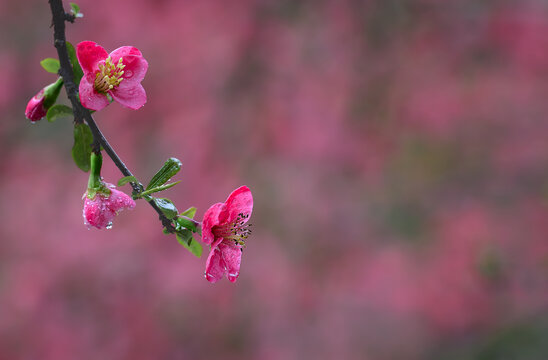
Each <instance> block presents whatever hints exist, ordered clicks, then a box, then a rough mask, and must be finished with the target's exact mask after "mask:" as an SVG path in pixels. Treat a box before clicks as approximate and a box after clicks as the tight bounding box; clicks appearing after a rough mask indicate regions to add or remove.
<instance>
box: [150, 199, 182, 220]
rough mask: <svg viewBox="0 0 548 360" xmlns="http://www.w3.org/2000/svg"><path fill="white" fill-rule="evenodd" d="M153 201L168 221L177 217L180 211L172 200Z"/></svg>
mask: <svg viewBox="0 0 548 360" xmlns="http://www.w3.org/2000/svg"><path fill="white" fill-rule="evenodd" d="M153 200H154V202H155V203H156V205H157V206H158V207H159V208H160V210H162V212H163V213H164V215H165V216H166V217H167V218H168V219H170V220H171V219H173V218H175V217H176V216H177V212H178V210H177V208H176V207H175V205H174V204H173V202H172V201H171V200H169V199H157V198H153Z"/></svg>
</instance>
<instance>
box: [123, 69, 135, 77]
mask: <svg viewBox="0 0 548 360" xmlns="http://www.w3.org/2000/svg"><path fill="white" fill-rule="evenodd" d="M124 75H125V76H124V77H125V78H130V77H132V76H133V71H131V70H125V71H124Z"/></svg>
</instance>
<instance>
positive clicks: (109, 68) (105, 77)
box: [93, 56, 126, 94]
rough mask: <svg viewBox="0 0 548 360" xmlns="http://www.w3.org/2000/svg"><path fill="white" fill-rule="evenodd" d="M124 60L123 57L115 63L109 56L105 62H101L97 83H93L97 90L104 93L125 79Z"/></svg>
mask: <svg viewBox="0 0 548 360" xmlns="http://www.w3.org/2000/svg"><path fill="white" fill-rule="evenodd" d="M122 61H123V60H122V58H120V60H118V63H117V64H116V65H114V63H113V62H112V59H111V58H110V56H109V57H108V58H106V60H105V63H104V64H99V66H98V67H99V71H98V72H97V75H96V76H95V83H94V84H93V87H94V88H95V90H96V91H97V92H100V93H103V94H104V93H106V92H107V91H109V90H112V89H114V88H115V87H117V86H118V85H120V83H121V82H122V80H124V79H123V78H122V75H123V74H124V71H123V69H124V68H125V67H126V66H125V65H124V64H123V63H122Z"/></svg>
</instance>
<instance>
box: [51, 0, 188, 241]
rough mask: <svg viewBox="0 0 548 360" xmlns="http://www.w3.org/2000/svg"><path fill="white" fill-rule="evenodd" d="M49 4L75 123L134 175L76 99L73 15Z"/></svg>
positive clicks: (137, 186) (137, 187)
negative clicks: (69, 34) (69, 32)
mask: <svg viewBox="0 0 548 360" xmlns="http://www.w3.org/2000/svg"><path fill="white" fill-rule="evenodd" d="M49 4H50V8H51V14H52V16H53V34H54V35H53V38H54V45H55V48H56V49H57V54H58V56H59V63H60V65H61V67H60V69H59V75H61V76H62V77H63V81H64V83H65V89H66V91H67V96H68V98H69V100H70V102H71V104H72V109H73V112H74V121H75V122H76V123H81V122H82V120H83V119H84V120H85V121H86V123H87V124H88V125H89V128H90V129H91V132H92V134H93V145H92V147H93V151H95V152H100V151H101V147H102V148H103V149H104V150H105V152H106V153H107V154H108V156H109V157H110V158H111V159H112V161H113V162H114V164H115V165H116V167H117V168H118V169H119V170H120V172H121V173H122V174H123V175H124V176H133V174H132V173H131V171H129V169H128V168H127V166H126V165H125V164H124V162H123V161H122V160H121V159H120V157H119V156H118V155H117V154H116V152H115V151H114V149H113V148H112V146H110V144H109V142H108V141H107V139H106V138H105V136H104V135H103V133H102V132H101V130H99V127H97V124H96V123H95V121H94V120H93V117H92V116H91V113H90V112H89V110H88V109H86V108H84V107H83V106H82V104H81V103H80V100H79V99H78V89H77V88H76V84H75V83H74V74H73V72H72V66H71V64H70V60H69V56H68V52H67V45H66V38H65V21H70V22H73V21H74V16H73V15H71V14H68V13H65V10H64V8H63V2H62V0H49ZM130 184H131V187H132V188H133V192H134V193H136V194H139V193H141V192H142V191H143V185H142V184H141V183H133V182H132V183H130ZM148 203H149V204H150V206H152V208H153V209H154V210H155V211H156V212H157V213H158V216H159V218H160V221H161V222H162V225H163V226H164V227H165V228H166V229H167V230H168V231H169V232H171V233H173V232H175V228H174V227H173V225H172V223H171V221H170V220H169V219H168V218H167V217H166V216H165V215H164V213H163V212H162V210H160V208H159V207H158V206H157V205H156V203H155V202H154V201H152V200H151V201H148ZM189 220H191V221H193V222H194V223H195V225H198V222H197V221H195V220H192V219H189Z"/></svg>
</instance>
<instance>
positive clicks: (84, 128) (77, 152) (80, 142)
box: [72, 123, 93, 172]
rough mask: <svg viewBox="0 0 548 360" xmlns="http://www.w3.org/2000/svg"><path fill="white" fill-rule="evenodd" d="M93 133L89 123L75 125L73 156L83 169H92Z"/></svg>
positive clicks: (86, 170)
mask: <svg viewBox="0 0 548 360" xmlns="http://www.w3.org/2000/svg"><path fill="white" fill-rule="evenodd" d="M92 142H93V134H92V133H91V130H90V128H89V126H88V125H87V124H84V123H82V124H76V125H74V146H73V147H72V158H73V159H74V162H75V163H76V165H78V167H79V168H80V169H82V171H85V172H88V171H89V169H90V156H91V143H92Z"/></svg>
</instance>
